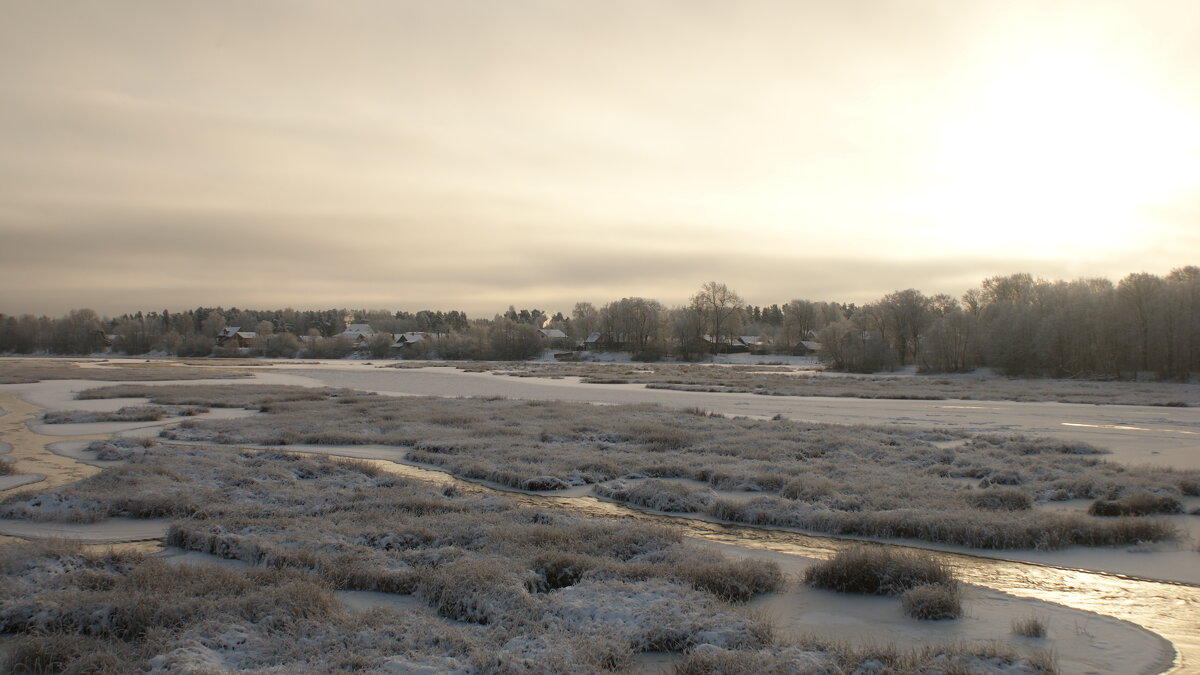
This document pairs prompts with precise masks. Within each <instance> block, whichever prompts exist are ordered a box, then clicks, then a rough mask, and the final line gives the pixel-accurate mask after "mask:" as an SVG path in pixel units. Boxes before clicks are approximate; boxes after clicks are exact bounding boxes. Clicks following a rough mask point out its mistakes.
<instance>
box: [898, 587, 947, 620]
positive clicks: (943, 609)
mask: <svg viewBox="0 0 1200 675" xmlns="http://www.w3.org/2000/svg"><path fill="white" fill-rule="evenodd" d="M900 605H901V607H903V608H904V613H905V614H907V615H909V616H911V617H912V618H914V619H922V620H924V621H942V620H944V619H957V618H958V617H959V616H962V593H961V591H960V590H959V587H958V584H957V583H955V582H949V583H936V584H924V585H922V586H914V587H913V588H910V589H908V590H907V591H904V593H902V594H901V595H900Z"/></svg>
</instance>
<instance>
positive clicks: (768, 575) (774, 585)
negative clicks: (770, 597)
mask: <svg viewBox="0 0 1200 675" xmlns="http://www.w3.org/2000/svg"><path fill="white" fill-rule="evenodd" d="M677 573H678V574H679V576H680V577H681V578H682V579H683V580H684V581H687V582H688V583H690V584H691V585H692V586H693V587H695V588H697V589H699V590H702V591H708V592H709V593H712V594H713V595H715V596H717V597H718V598H720V599H722V600H726V601H729V602H745V601H746V600H749V599H750V598H752V597H754V596H756V595H758V594H760V593H768V592H770V591H775V590H779V588H780V587H782V586H783V572H782V571H780V569H779V566H778V565H776V564H775V563H771V562H766V561H763V560H735V561H724V560H722V561H715V562H698V563H691V564H688V563H685V564H683V565H680V566H678V568H677Z"/></svg>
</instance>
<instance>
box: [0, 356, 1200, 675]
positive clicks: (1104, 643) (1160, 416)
mask: <svg viewBox="0 0 1200 675" xmlns="http://www.w3.org/2000/svg"><path fill="white" fill-rule="evenodd" d="M745 356H748V355H745ZM752 358H753V359H754V360H753V361H750V362H751V363H758V362H760V361H761V360H762V359H763V357H752ZM723 360H724V359H723ZM768 360H771V361H774V360H779V359H777V358H776V357H770V358H769V359H768ZM729 361H730V362H733V361H732V359H729ZM279 370H283V371H286V372H271V373H259V374H258V375H257V376H256V377H255V378H253V379H250V378H247V379H245V380H238V381H236V382H247V383H250V382H254V383H272V384H298V385H303V386H325V385H329V386H346V387H354V388H358V389H366V390H372V391H378V392H380V393H387V394H391V395H429V394H433V395H442V396H473V395H504V396H509V397H513V398H531V399H543V400H547V399H564V400H576V401H591V402H595V403H633V402H650V403H660V404H664V405H669V406H675V407H692V406H698V407H703V408H704V409H707V410H711V411H714V412H720V413H725V414H733V415H750V416H756V417H771V416H774V415H776V414H781V415H784V416H785V417H789V418H793V419H799V420H811V421H822V422H839V423H849V424H854V423H864V424H899V425H916V426H922V427H930V428H937V427H944V428H959V429H968V430H971V431H988V430H992V431H1005V432H1021V433H1029V434H1034V435H1047V436H1054V437H1058V438H1062V439H1064V440H1074V441H1084V442H1089V443H1093V444H1095V445H1098V446H1100V447H1104V448H1107V449H1109V450H1111V451H1112V452H1113V454H1112V455H1108V456H1106V457H1105V459H1107V460H1111V461H1118V462H1125V463H1128V464H1143V463H1153V464H1158V465H1165V466H1172V467H1175V468H1200V410H1197V409H1189V408H1146V407H1138V406H1082V405H1071V404H1059V403H1032V404H1031V403H1014V402H1005V401H984V402H981V401H962V402H955V401H900V400H864V399H845V398H836V399H831V398H815V397H814V398H809V397H766V396H755V395H749V394H712V393H693V392H681V391H670V390H649V389H645V388H644V387H643V386H641V385H591V384H587V385H585V384H581V383H580V382H579V381H578V380H577V379H575V378H564V379H561V380H548V379H546V380H538V379H531V378H521V379H518V378H512V377H496V376H493V375H490V374H487V373H464V372H461V371H457V370H453V369H448V368H424V369H390V368H387V369H378V368H374V367H373V366H369V365H365V364H361V363H348V362H344V361H343V362H334V363H329V364H312V363H305V364H287V365H286V366H283V367H281V368H279ZM204 383H213V384H230V383H231V381H230V380H208V381H205V380H201V381H189V382H187V384H192V385H199V384H204ZM105 384H108V383H100V382H92V381H86V380H69V381H65V380H64V381H50V382H41V383H35V384H27V385H0V392H13V393H17V394H18V395H20V397H21V398H23V399H24V400H26V401H28V402H30V403H33V404H35V405H39V406H41V407H43V408H47V409H54V410H68V409H89V410H108V409H116V408H118V407H120V406H122V405H129V403H130V400H129V399H124V400H107V401H106V400H98V401H77V400H74V398H73V393H74V392H75V391H78V390H79V389H83V388H91V387H95V386H104V385H105ZM153 384H166V383H165V382H163V383H153ZM93 406H94V407H93ZM109 406H111V407H109ZM238 412H243V411H238ZM176 421H178V420H167V421H165V423H167V424H169V423H172V422H176ZM104 424H105V426H106V427H107V426H112V425H120V426H122V427H123V428H122V429H121V430H122V431H126V432H128V431H130V430H131V429H141V430H142V433H146V431H145V430H146V428H147V427H148V426H151V425H148V424H147V423H144V422H143V423H104ZM55 426H57V427H63V426H73V427H75V429H74V430H73V431H72V433H71V434H70V435H76V434H98V433H104V434H108V433H113V432H114V431H116V429H114V430H111V431H110V430H107V429H104V430H101V429H92V428H90V427H91V425H88V426H89V428H88V429H86V430H80V427H81V426H83V425H55ZM37 431H39V432H40V431H41V429H37ZM289 450H306V451H318V452H323V453H329V454H339V455H341V454H346V455H352V456H359V457H378V458H380V459H392V460H394V459H396V452H397V449H396V448H390V447H388V448H383V447H380V448H372V447H370V446H353V447H352V448H336V447H330V446H322V447H320V448H289ZM385 454H386V455H389V456H384V455H385ZM9 478H12V477H9ZM0 480H2V479H0ZM0 489H8V488H7V487H4V485H3V483H0ZM62 506H63V505H57V507H62ZM1071 506H1072V505H1063V506H1062V508H1069V507H1071ZM48 508H56V506H55V505H49V507H48ZM1175 518H1176V519H1178V520H1179V522H1181V523H1182V524H1184V526H1185V527H1186V528H1187V530H1188V531H1189V532H1191V533H1192V535H1193V536H1196V532H1197V530H1198V526H1197V525H1196V523H1197V522H1200V517H1197V516H1178V517H1175ZM1189 518H1190V519H1191V520H1188V519H1189ZM166 528H167V521H165V520H157V521H155V520H131V519H120V518H112V519H108V520H105V521H102V522H99V523H92V524H75V523H46V522H36V521H26V520H11V519H5V520H0V534H6V535H11V536H17V537H23V538H34V537H67V538H72V539H80V540H83V541H89V542H115V541H128V540H138V539H153V538H160V537H162V536H163V535H164V534H165V531H166ZM709 545H714V546H717V544H709ZM734 550H736V551H737V553H738V554H739V555H763V556H770V557H772V558H773V559H776V560H777V561H779V562H780V563H781V564H783V565H785V569H789V570H790V571H792V573H797V572H798V571H800V570H802V569H803V567H804V566H805V565H807V564H809V562H810V561H809V560H808V559H804V558H797V557H795V556H787V555H786V554H782V553H774V552H770V551H759V550H752V549H747V548H742V547H736V548H735V549H734ZM972 553H973V554H975V555H978V554H979V552H978V551H973V552H972ZM1196 555H1197V554H1196V552H1195V551H1194V550H1187V549H1180V550H1175V551H1158V550H1151V549H1146V548H1138V549H1136V550H1128V549H1126V550H1097V549H1069V550H1066V551H1057V552H1035V551H1020V552H1011V551H1010V552H1005V553H1004V557H1008V558H1014V559H1020V560H1027V561H1030V562H1037V563H1043V564H1050V565H1056V566H1063V567H1070V568H1078V569H1089V570H1097V571H1106V572H1117V573H1125V574H1134V575H1137V576H1143V577H1149V578H1162V579H1169V580H1177V581H1187V582H1188V583H1192V584H1197V583H1200V578H1197V577H1200V574H1198V572H1200V565H1197V564H1196V563H1197V558H1196ZM569 590H570V589H564V590H563V591H558V592H557V594H558V595H559V599H558V600H557V604H555V605H553V607H554V609H553V612H554V614H553V616H555V617H558V618H559V619H561V620H571V621H576V620H579V621H588V622H592V623H594V624H595V627H596V629H597V630H606V631H607V630H615V631H631V630H635V629H638V628H640V627H642V626H645V625H646V624H647V623H648V621H647V619H646V617H647V616H650V615H651V614H652V613H647V612H649V609H647V608H650V607H656V606H660V604H662V598H661V597H655V595H654V593H653V589H648V588H642V589H630V588H626V589H609V590H605V589H600V590H601V591H603V592H602V593H601V596H602V597H605V598H607V600H606V601H605V602H604V603H603V604H602V605H598V604H596V603H595V602H589V603H586V604H585V603H582V602H578V601H576V599H575V598H574V596H573V595H572V594H571V593H568V592H567V591H569ZM605 593H607V595H605ZM380 595H383V594H380ZM393 597H395V596H393ZM385 600H387V598H383V597H361V596H355V597H346V598H343V602H346V603H347V604H348V605H350V606H351V607H358V608H360V609H362V608H367V607H371V606H376V604H377V603H378V604H386V602H384V601H385ZM753 606H754V608H755V609H759V610H761V611H764V612H766V613H768V614H769V615H770V616H771V617H772V618H773V619H774V620H775V621H776V622H777V625H782V626H784V627H785V628H784V630H786V631H796V632H797V634H799V633H806V634H811V635H818V636H829V637H836V638H839V639H845V640H850V641H856V642H865V641H871V642H885V641H889V640H894V641H896V642H897V643H899V644H906V643H908V642H911V641H914V640H921V641H924V640H926V639H932V638H935V637H936V638H939V639H941V638H949V639H976V638H983V639H988V638H1007V634H1008V632H1009V621H1010V620H1011V618H1012V617H1014V616H1028V615H1034V616H1038V617H1039V618H1042V619H1044V620H1045V621H1046V623H1047V625H1048V627H1049V631H1048V635H1047V637H1046V638H1044V639H1042V640H1034V639H1026V640H1029V641H1030V644H1033V645H1035V646H1043V645H1044V646H1045V647H1049V648H1051V649H1053V650H1054V652H1055V653H1056V654H1057V656H1058V660H1059V664H1060V667H1061V669H1062V672H1064V673H1088V672H1138V671H1145V672H1157V671H1159V670H1162V669H1164V668H1167V667H1168V666H1169V664H1170V660H1171V651H1170V645H1169V644H1168V643H1166V642H1165V641H1164V640H1163V639H1162V638H1160V637H1158V636H1156V635H1154V634H1152V633H1150V632H1149V631H1145V630H1144V629H1141V628H1139V627H1136V626H1134V625H1133V624H1130V623H1127V622H1123V621H1119V620H1117V619H1115V618H1111V617H1106V616H1100V615H1096V614H1090V613H1085V612H1080V611H1078V610H1072V609H1068V608H1066V607H1062V606H1060V605H1055V604H1052V603H1046V602H1041V601H1037V600H1031V599H1023V598H1017V597H1014V596H1011V595H1006V594H1004V593H1000V592H998V591H990V590H986V589H981V588H978V587H968V589H967V591H966V601H965V606H966V614H965V616H964V617H963V618H962V619H960V620H958V621H955V622H928V623H923V622H914V620H912V619H908V618H906V617H904V616H903V613H902V612H901V610H900V609H899V606H898V603H896V602H895V601H894V600H888V599H880V598H856V597H849V596H844V595H835V594H831V593H825V592H820V591H810V590H806V589H802V588H799V587H798V585H797V584H794V583H793V584H790V585H789V588H788V590H786V591H785V592H784V593H781V594H774V595H772V596H768V597H766V598H763V599H762V600H760V601H756V604H754V605H753ZM635 610H640V611H642V612H643V613H642V614H638V611H635ZM237 636H238V631H237V629H236V627H230V631H229V633H228V634H227V635H226V634H222V642H227V643H231V644H232V643H236V641H237ZM226 637H227V638H228V640H225V639H224V638H226ZM743 637H744V635H742V634H739V633H737V632H736V631H735V632H734V633H732V634H725V633H717V634H713V635H711V636H707V638H706V642H711V644H714V645H719V644H735V643H737V641H738V640H741V639H743ZM512 646H513V648H514V649H516V648H518V647H521V645H516V644H514V645H512ZM526 647H531V646H529V645H527V646H526ZM705 648H706V649H716V648H717V647H705ZM160 659H162V661H161V662H160V663H158V664H157V665H158V666H159V667H160V668H163V669H169V668H170V667H172V665H173V664H187V665H188V666H192V667H201V668H204V667H211V668H213V669H218V670H219V669H223V668H227V667H229V664H228V663H226V662H225V660H224V658H223V656H222V655H221V654H220V647H217V646H214V645H200V644H195V645H190V646H187V647H181V648H180V649H179V650H176V652H173V653H172V654H170V655H164V656H163V657H160ZM1147 663H1150V664H1152V665H1151V667H1150V668H1149V669H1147V667H1146V664H1147ZM1188 665H1189V667H1190V666H1193V665H1194V664H1190V663H1189V664H1188ZM389 668H391V669H392V670H393V671H394V672H456V671H459V670H462V669H465V668H466V666H464V665H463V664H460V663H458V662H457V661H455V660H454V659H446V660H445V661H444V662H438V663H431V662H429V661H428V660H424V661H422V662H420V663H410V662H407V661H403V660H401V659H397V660H394V661H393V662H392V664H390V665H389Z"/></svg>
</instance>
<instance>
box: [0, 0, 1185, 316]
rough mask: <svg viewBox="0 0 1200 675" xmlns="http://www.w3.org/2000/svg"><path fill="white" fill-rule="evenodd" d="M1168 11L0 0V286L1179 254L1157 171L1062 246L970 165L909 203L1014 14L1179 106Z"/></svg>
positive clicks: (470, 303)
mask: <svg viewBox="0 0 1200 675" xmlns="http://www.w3.org/2000/svg"><path fill="white" fill-rule="evenodd" d="M1072 7H1075V6H1072ZM1195 14H1196V10H1195V8H1194V3H1181V4H1178V5H1176V4H1172V3H1162V4H1160V5H1155V6H1154V7H1152V8H1133V6H1132V5H1131V6H1130V8H1124V9H1121V8H1118V9H1110V10H1105V12H1101V11H1099V10H1089V9H1082V8H1075V9H1069V8H1066V6H1062V7H1060V8H1059V9H1058V10H1056V11H1043V9H1042V7H1041V3H1022V2H1015V3H1004V4H1000V5H991V4H989V5H982V4H976V3H952V4H946V3H940V2H912V3H903V4H899V3H882V2H881V3H861V2H841V3H820V2H784V1H782V0H779V1H776V0H753V1H751V2H747V3H728V2H718V1H716V0H700V1H699V2H696V1H688V2H683V1H680V2H675V1H674V0H668V1H667V2H655V3H646V2H642V1H641V0H614V1H613V2H605V3H546V2H540V1H535V0H528V1H526V0H517V1H516V2H511V3H491V2H478V1H473V0H444V1H441V2H436V3H429V2H406V1H399V2H395V1H382V0H378V1H376V0H358V1H355V2H350V3H340V4H339V5H338V6H337V7H332V6H331V5H329V4H327V3H324V2H316V1H311V2H309V1H303V0H302V1H299V2H273V1H270V0H268V1H266V2H256V3H238V2H219V1H218V2H213V3H191V2H181V1H174V0H168V1H166V2H160V3H155V5H154V7H153V8H149V9H148V8H147V7H146V5H145V3H141V2H135V1H133V0H128V1H126V0H115V1H114V2H107V3H104V4H103V5H102V6H101V5H85V6H75V5H71V6H67V5H63V4H58V3H24V4H18V5H16V6H14V7H12V8H9V11H8V12H6V21H5V22H4V23H3V24H2V25H0V45H4V47H3V50H4V53H5V55H6V58H4V59H0V131H2V132H3V134H4V137H5V139H6V145H5V152H3V153H0V244H2V245H0V283H2V284H3V288H2V289H0V311H3V312H8V313H12V312H25V311H30V312H49V313H55V312H61V311H65V310H66V309H68V308H70V307H81V306H90V307H93V308H95V309H97V310H100V311H102V312H118V313H119V312H124V311H130V310H136V309H139V308H143V307H159V306H166V307H172V308H176V307H187V306H191V305H198V304H205V305H216V304H222V305H226V306H228V305H234V304H236V305H239V306H261V307H267V306H283V305H293V306H298V307H313V306H363V307H389V308H396V309H401V308H403V309H417V308H420V307H433V308H459V309H466V310H468V311H470V312H472V313H476V314H479V315H487V314H490V313H491V312H494V311H499V310H501V309H503V308H505V307H507V305H508V304H510V303H511V304H517V305H542V306H543V308H556V309H562V310H563V311H566V310H569V309H570V306H571V305H572V304H573V303H574V302H576V301H579V300H588V301H592V302H597V303H603V302H607V301H609V300H612V299H617V298H619V297H622V296H629V295H640V296H644V297H653V298H657V299H660V300H662V301H663V302H665V303H667V304H676V303H682V302H685V301H686V300H687V298H688V296H690V295H691V293H692V292H694V290H695V288H696V287H698V285H699V284H700V283H702V282H703V281H707V280H713V279H715V280H718V281H723V282H725V283H728V284H729V285H730V286H732V287H734V288H736V289H738V290H739V291H740V292H741V293H742V294H743V296H745V297H746V298H747V299H748V300H750V301H752V302H755V303H756V304H761V303H771V302H785V301H787V300H789V299H791V298H793V297H808V298H812V299H832V300H847V301H854V302H865V301H869V300H870V299H873V298H875V297H879V296H880V295H882V294H884V293H887V292H890V291H892V290H896V289H898V288H907V287H916V288H919V289H921V290H923V291H926V292H939V291H945V292H951V293H955V294H957V293H959V292H961V291H962V290H965V289H966V288H968V287H970V286H971V285H973V284H975V283H978V281H979V280H980V279H982V278H983V277H985V276H989V275H992V274H1006V273H1011V272H1015V271H1023V270H1028V271H1031V272H1034V273H1036V274H1041V275H1044V276H1081V275H1082V276H1097V275H1100V276H1110V277H1119V276H1122V275H1123V274H1125V273H1127V272H1128V271H1132V270H1134V269H1151V270H1157V271H1163V272H1165V271H1166V269H1169V268H1170V267H1174V266H1179V265H1182V264H1187V263H1188V262H1194V258H1195V257H1196V255H1197V254H1200V241H1198V240H1197V237H1196V235H1195V234H1194V231H1195V228H1194V222H1195V218H1194V211H1193V210H1192V206H1194V205H1191V202H1188V201H1187V200H1186V198H1185V197H1186V195H1184V196H1183V197H1181V196H1180V195H1178V194H1176V195H1172V196H1171V199H1170V200H1167V201H1165V202H1164V204H1165V206H1163V207H1162V208H1161V209H1160V210H1159V211H1157V212H1155V213H1153V214H1152V215H1148V216H1145V219H1144V220H1138V221H1137V222H1131V223H1129V224H1128V225H1130V226H1129V227H1128V228H1126V229H1124V230H1119V231H1120V232H1122V233H1123V234H1122V238H1120V239H1119V240H1118V241H1116V242H1115V243H1114V244H1113V245H1112V246H1108V247H1095V246H1094V247H1092V248H1090V249H1088V250H1087V251H1084V252H1079V251H1071V250H1069V248H1068V247H1066V246H1064V247H1062V250H1055V251H1053V252H1049V253H1048V252H1047V251H1046V250H1045V247H1041V250H1035V249H1038V247H1037V246H1036V245H1034V246H1031V245H1030V244H1029V242H1028V241H1026V240H1025V239H1024V238H1021V237H1013V236H1008V237H1007V238H1005V237H999V236H991V235H990V234H989V233H988V232H986V231H983V232H981V231H979V230H978V226H977V222H978V220H985V221H986V220H987V219H986V218H983V219H972V218H971V217H970V216H971V215H973V214H974V213H976V211H977V210H978V209H986V208H987V206H988V205H986V204H983V205H980V204H976V203H975V200H973V199H971V198H970V195H967V196H966V197H963V195H961V194H959V195H957V196H958V197H959V198H960V201H959V202H958V205H961V206H963V208H962V209H959V210H951V212H952V213H954V214H955V216H956V217H955V218H952V219H942V221H937V222H935V219H932V218H930V217H929V214H928V213H926V212H922V211H920V210H919V209H916V208H912V207H911V204H912V203H913V199H912V196H913V195H919V194H933V195H942V194H944V193H945V192H947V190H946V189H945V187H946V186H945V184H942V183H938V181H939V180H941V179H943V178H945V176H944V175H943V174H944V173H945V172H944V167H942V166H939V165H938V164H937V161H936V160H937V153H936V152H935V151H934V150H935V149H936V147H937V144H938V142H939V141H940V140H943V139H944V137H945V132H946V129H947V127H948V125H951V124H952V123H954V122H955V121H956V120H958V119H959V118H961V117H962V116H963V115H965V114H967V113H969V112H970V109H969V106H967V105H966V104H965V103H964V102H965V101H970V100H975V99H973V98H972V95H973V94H977V93H978V91H977V87H980V86H983V85H984V84H986V80H987V77H990V76H991V75H994V74H995V71H997V70H1000V71H1002V70H1003V68H1004V67H1005V65H1006V64H1007V63H1009V61H1010V60H1011V58H1012V57H1013V55H1014V53H1016V52H1014V50H1021V49H1024V46H1025V45H1027V44H1032V43H1035V42H1037V41H1039V40H1041V41H1046V40H1049V41H1050V42H1049V43H1048V44H1050V45H1051V46H1053V47H1056V48H1062V49H1085V48H1087V49H1093V48H1095V49H1100V48H1101V47H1104V46H1105V45H1116V46H1114V47H1113V48H1112V51H1111V53H1107V52H1106V53H1103V54H1102V55H1104V56H1106V57H1112V58H1115V59H1118V60H1120V63H1121V64H1122V66H1123V67H1125V66H1127V67H1128V68H1129V69H1130V72H1134V73H1136V74H1137V75H1138V77H1143V78H1145V82H1147V83H1151V84H1152V85H1153V86H1151V84H1147V85H1146V86H1147V88H1151V89H1154V90H1155V91H1161V92H1164V93H1163V100H1164V101H1169V102H1171V103H1172V104H1173V105H1176V106H1177V107H1178V112H1179V116H1180V118H1181V119H1184V120H1187V119H1193V118H1196V117H1200V114H1198V115H1192V113H1194V112H1197V111H1200V98H1198V96H1200V95H1198V94H1197V93H1196V91H1195V88H1194V87H1192V86H1191V78H1190V72H1189V71H1188V70H1187V69H1186V68H1182V69H1181V67H1180V66H1179V64H1180V63H1191V62H1195V61H1196V59H1200V53H1198V50H1200V47H1198V46H1197V44H1196V43H1195V41H1193V40H1190V36H1189V35H1188V34H1187V33H1186V31H1185V30H1183V29H1182V28H1180V26H1184V25H1192V24H1193V23H1194V22H1190V23H1189V20H1190V19H1191V18H1193V17H1194V15H1195ZM1059 36H1064V37H1063V38H1062V40H1063V41H1062V43H1061V44H1056V43H1054V42H1053V41H1054V40H1057V39H1059ZM1068 38H1069V39H1068ZM1097 45H1100V47H1097ZM1158 55H1161V56H1158ZM1064 91H1069V88H1067V89H1064ZM1033 103H1034V104H1036V102H1033ZM1035 108H1036V106H1035ZM968 126H969V125H968ZM984 131H985V132H986V125H985V129H984ZM968 160H969V161H974V158H971V157H968ZM1031 161H1035V160H1033V159H1031ZM968 163H969V162H968ZM1184 168H1185V169H1186V168H1188V167H1184ZM951 177H953V176H951ZM1187 178H1188V177H1187V176H1186V175H1185V176H1184V180H1183V181H1182V182H1184V183H1186V182H1187ZM1193 182H1195V181H1193ZM950 185H951V187H953V183H952V182H951V183H950ZM995 187H996V188H997V192H998V193H999V194H1001V195H1005V194H1007V193H1006V192H1005V186H1004V185H997V186H995ZM1084 187H1085V188H1086V187H1087V186H1084ZM950 192H953V191H952V190H951V191H950ZM1081 194H1086V190H1081ZM1100 196H1102V195H1100ZM1022 208H1027V207H1026V206H1022ZM1092 210H1093V211H1095V210H1096V209H1095V208H1093V209H1092ZM1017 212H1021V211H1020V209H1018V210H1017ZM1070 212H1072V213H1076V212H1079V211H1078V210H1074V211H1070ZM960 214H965V215H964V216H962V218H961V219H960V218H959V217H958V216H959V215H960ZM964 220H965V221H967V222H963V221H964ZM1002 220H1003V219H997V218H993V221H997V222H999V221H1002ZM989 222H991V221H989ZM1034 229H1036V228H1034ZM1118 229H1119V228H1118ZM1126 230H1128V231H1129V232H1133V233H1134V234H1132V235H1127V234H1124V233H1126ZM1034 234H1036V232H1034ZM988 241H991V242H996V241H1003V242H1004V243H1005V244H1004V247H1001V246H998V245H993V246H990V247H989V246H986V245H983V244H980V243H979V242H988ZM1068 243H1073V242H1068ZM1033 253H1040V254H1041V255H1040V256H1039V257H1040V258H1044V259H1035V258H1034V256H1033Z"/></svg>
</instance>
